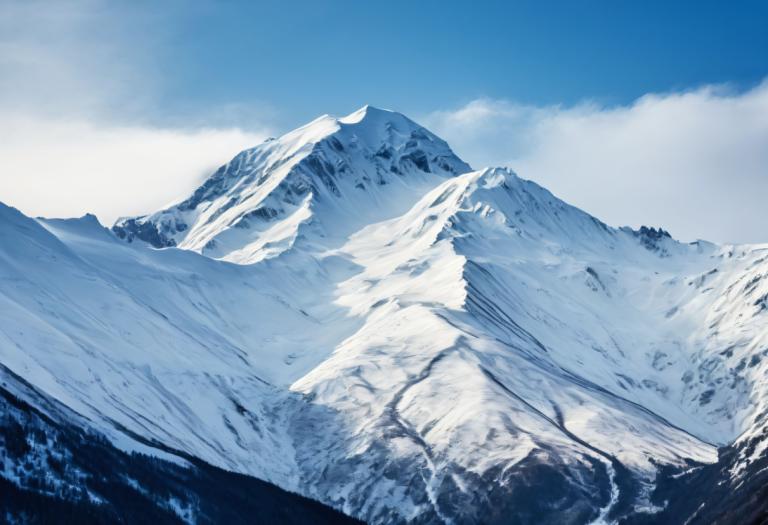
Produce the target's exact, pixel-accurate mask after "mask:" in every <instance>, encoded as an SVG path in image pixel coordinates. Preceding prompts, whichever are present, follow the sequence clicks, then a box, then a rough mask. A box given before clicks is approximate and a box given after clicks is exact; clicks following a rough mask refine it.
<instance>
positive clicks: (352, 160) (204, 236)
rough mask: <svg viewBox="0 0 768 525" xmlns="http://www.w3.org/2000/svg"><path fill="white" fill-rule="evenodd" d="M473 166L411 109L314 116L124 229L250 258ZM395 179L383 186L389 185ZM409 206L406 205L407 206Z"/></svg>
mask: <svg viewBox="0 0 768 525" xmlns="http://www.w3.org/2000/svg"><path fill="white" fill-rule="evenodd" d="M466 171H469V166H468V165H466V164H465V163H464V162H462V161H461V160H460V159H458V157H456V156H455V155H454V154H453V152H452V151H451V150H450V148H449V147H448V145H447V144H446V143H445V142H443V141H442V140H440V139H439V138H437V137H436V136H434V135H433V134H432V133H430V132H429V131H427V130H426V129H424V128H422V127H420V126H418V125H417V124H415V123H414V122H412V121H410V120H408V119H407V118H406V117H404V116H402V115H399V114H396V113H392V112H390V111H385V110H380V109H376V108H371V107H368V106H366V107H364V108H362V109H360V110H359V111H356V112H355V113H353V114H351V115H349V116H347V117H345V118H342V119H336V118H333V117H330V116H323V117H320V118H319V119H317V120H315V121H313V122H311V123H310V124H308V125H306V126H304V127H301V128H299V129H297V130H296V131H293V132H291V133H288V134H286V135H284V136H283V137H280V138H279V139H276V140H269V141H267V142H265V143H264V144H262V145H260V146H257V147H255V148H253V149H250V150H246V151H243V152H242V153H240V154H239V155H237V156H236V157H235V158H234V159H233V160H232V161H231V162H229V163H228V164H226V165H224V166H222V167H221V168H219V170H218V171H217V172H216V173H214V174H213V175H212V176H211V177H210V178H209V179H208V180H207V181H206V182H205V184H203V185H202V186H201V187H200V188H199V189H198V190H197V191H196V192H195V193H194V194H193V195H192V196H191V197H190V198H189V199H187V200H185V201H183V202H181V203H180V204H178V205H176V206H174V207H172V208H169V209H167V210H163V211H160V212H157V213H155V214H153V215H151V216H148V217H140V218H136V219H123V220H121V221H119V222H118V224H117V225H116V226H115V231H116V232H117V234H118V235H119V236H121V237H127V238H128V239H132V238H133V237H139V238H143V239H145V240H148V241H150V242H152V244H154V245H155V246H178V247H180V248H185V249H190V250H194V251H198V252H200V253H204V254H206V255H209V256H211V257H214V258H220V259H226V260H230V261H233V262H237V263H241V264H246V263H251V262H256V261H259V260H261V259H263V258H266V257H271V256H274V255H277V254H279V253H282V252H283V251H284V250H285V249H287V248H289V247H290V246H292V245H293V243H294V242H295V241H296V239H297V238H298V236H299V232H300V230H302V226H311V227H312V231H311V234H309V232H308V236H309V235H311V236H312V237H313V239H312V240H313V241H315V242H317V241H318V240H319V239H321V238H324V237H338V236H343V235H344V234H345V233H348V232H349V231H350V229H351V228H353V227H355V226H357V227H360V226H361V225H363V224H366V223H370V222H375V221H376V220H380V219H381V218H385V217H386V216H387V215H390V214H391V211H390V208H391V207H393V206H394V207H396V208H397V207H400V208H402V206H403V204H404V203H403V201H404V200H405V201H406V202H407V200H408V197H407V195H408V194H411V195H418V194H419V192H420V191H423V190H424V188H428V187H429V185H430V184H434V180H435V179H438V178H445V177H448V176H453V175H456V174H458V173H462V172H466ZM391 185H395V186H396V187H397V190H399V191H395V190H394V189H392V188H389V187H388V188H386V189H384V188H383V187H384V186H391ZM403 211H404V210H403Z"/></svg>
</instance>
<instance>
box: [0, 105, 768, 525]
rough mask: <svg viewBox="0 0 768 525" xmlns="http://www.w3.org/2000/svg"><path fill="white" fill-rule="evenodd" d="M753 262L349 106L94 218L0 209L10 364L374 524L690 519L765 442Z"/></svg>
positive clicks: (173, 451)
mask: <svg viewBox="0 0 768 525" xmlns="http://www.w3.org/2000/svg"><path fill="white" fill-rule="evenodd" d="M766 275H768V245H754V246H746V245H741V246H731V245H728V246H721V245H715V244H712V243H708V242H704V241H699V242H696V243H691V244H682V243H679V242H677V241H675V240H674V239H673V238H672V237H670V235H669V234H668V233H666V232H665V231H663V230H660V229H654V228H646V227H643V228H641V229H640V230H636V231H635V230H631V229H629V228H621V229H615V228H611V227H609V226H607V225H605V224H603V223H602V222H600V221H599V220H598V219H596V218H594V217H592V216H590V215H588V214H587V213H585V212H583V211H581V210H579V209H577V208H574V207H572V206H570V205H568V204H566V203H564V202H562V201H561V200H559V199H557V198H556V197H554V196H553V195H552V194H551V193H550V192H548V191H547V190H545V189H544V188H542V187H540V186H538V185H537V184H535V183H533V182H531V181H527V180H524V179H521V178H519V177H518V176H517V175H515V174H514V173H513V172H511V171H509V170H506V169H498V168H497V169H483V170H479V171H472V169H471V168H470V167H469V166H468V165H467V164H466V163H464V162H463V161H461V160H460V159H459V158H458V157H457V156H456V155H455V154H454V153H453V152H452V151H451V149H450V148H449V146H448V145H447V144H446V143H445V142H444V141H442V140H441V139H439V138H438V137H436V136H435V135H433V134H432V133H430V132H429V131H428V130H426V129H424V128H422V127H420V126H419V125H417V124H415V123H414V122H413V121H411V120H409V119H407V118H406V117H404V116H402V115H400V114H398V113H394V112H390V111H385V110H380V109H376V108H372V107H365V108H362V109H361V110H359V111H357V112H355V113H353V114H351V115H349V116H347V117H344V118H340V119H336V118H333V117H329V116H324V117H321V118H319V119H317V120H315V121H313V122H312V123H310V124H308V125H306V126H304V127H302V128H299V129H298V130H296V131H293V132H291V133H288V134H286V135H284V136H283V137H280V138H278V139H272V140H269V141H267V142H265V143H264V144H261V145H259V146H256V147H255V148H252V149H249V150H246V151H244V152H242V153H240V154H239V155H237V156H236V157H235V158H234V159H233V160H232V161H230V162H229V163H227V164H226V165H224V166H222V167H221V168H220V169H219V170H218V171H216V172H215V173H214V174H213V175H212V176H211V177H210V178H209V179H208V180H207V181H206V182H205V183H204V184H203V185H202V186H201V187H200V188H199V189H198V190H196V191H195V192H194V193H193V195H192V196H190V197H189V198H187V199H185V200H183V201H181V202H180V203H179V204H176V205H174V206H171V207H169V208H167V209H164V210H161V211H158V212H156V213H153V214H151V215H147V216H143V217H136V218H125V219H121V220H120V221H118V223H117V224H115V225H114V227H113V228H112V229H111V230H108V229H106V228H104V227H102V226H101V225H100V224H99V223H98V221H97V220H96V219H95V218H94V217H92V216H86V217H83V218H81V219H67V220H52V219H32V218H29V217H25V216H24V215H22V214H21V213H20V212H18V211H16V210H15V209H13V208H9V207H2V208H0V308H1V309H2V313H3V315H2V317H1V318H0V363H2V365H3V366H4V367H6V368H7V369H8V371H9V373H13V374H15V375H16V376H18V377H20V378H23V379H24V380H25V381H26V382H27V383H28V384H29V388H30V389H33V390H34V391H35V392H37V395H39V396H44V397H45V398H46V399H51V400H55V402H57V403H60V404H62V405H63V406H66V407H67V408H68V410H70V411H72V413H74V414H78V417H79V418H82V421H86V422H87V425H88V426H89V428H92V429H93V430H94V431H97V432H99V433H101V434H102V435H104V436H106V437H107V439H108V440H110V441H111V442H112V443H113V444H114V445H115V446H117V447H119V448H121V449H124V450H129V451H131V450H136V451H141V452H145V453H153V454H158V455H161V456H162V457H164V458H166V459H169V460H172V459H173V458H174V457H177V455H178V454H183V455H184V456H185V457H193V458H198V459H199V460H202V461H204V462H206V463H208V464H210V465H213V466H215V467H220V468H223V469H226V470H230V471H233V472H237V473H242V474H246V475H249V476H252V477H256V478H259V479H263V480H266V481H269V482H271V483H275V484H277V485H279V486H280V487H282V488H284V489H288V490H290V491H294V492H298V493H300V494H302V495H305V496H309V497H311V498H314V499H317V500H319V501H321V502H323V503H326V504H329V505H331V506H333V507H335V508H337V509H339V510H341V511H343V512H345V513H347V514H349V515H352V516H355V517H358V518H361V519H364V520H366V521H369V522H372V523H399V522H419V523H441V522H446V523H510V522H513V523H589V522H595V523H607V522H615V521H620V520H626V521H630V522H631V521H633V520H634V521H638V522H642V520H650V522H654V520H656V519H659V520H663V521H660V522H670V520H671V522H675V521H680V522H682V521H685V519H687V518H689V517H691V515H692V514H693V513H694V512H697V509H696V508H689V507H687V506H685V505H683V506H680V505H678V503H677V500H676V499H675V498H679V497H680V494H678V492H676V491H675V486H676V485H675V483H679V486H680V487H684V486H690V485H694V484H698V485H701V484H702V483H704V484H706V483H709V482H708V481H701V479H700V478H701V476H699V478H697V480H694V481H690V482H685V483H684V482H683V481H682V480H687V479H689V476H690V475H692V474H691V473H690V472H688V471H691V472H695V471H697V469H707V468H710V469H712V468H715V466H714V465H720V463H716V462H717V461H718V448H717V447H730V448H723V449H721V455H722V457H723V458H724V459H722V460H721V462H722V461H726V462H727V463H728V466H727V468H726V467H722V468H720V470H719V471H718V472H725V471H727V472H728V479H727V480H724V479H723V477H722V476H720V477H719V478H717V483H720V482H723V483H726V481H727V483H729V484H731V486H733V487H734V491H737V490H739V489H738V487H739V486H750V483H752V482H751V481H750V480H752V479H753V478H754V476H755V475H757V474H755V472H757V471H755V467H754V465H757V464H761V463H760V462H761V461H762V458H764V457H765V455H766V454H765V450H766V446H767V445H768V439H765V432H766V430H765V429H766V428H768V427H766V424H765V415H766V413H768V386H767V384H766V366H768V365H767V364H766V363H768V278H765V277H764V276H766ZM28 402H29V403H30V404H31V405H33V406H34V405H35V400H34V399H30V400H29V401H28ZM81 424H82V423H81ZM722 464H723V465H725V463H722ZM702 465H712V466H711V467H703V466H702ZM8 468H9V467H8V466H6V472H8ZM687 472H688V473H687ZM707 472H708V471H707ZM710 477H711V478H712V479H714V478H715V477H716V476H710ZM706 479H709V478H706ZM676 480H679V481H676ZM686 483H688V485H686ZM712 483H715V482H714V481H713V482H712ZM723 483H720V485H718V486H722V485H723ZM740 484H741V485H740ZM699 490H700V492H701V493H705V490H704V489H699ZM703 515H704V514H701V516H703ZM706 515H707V516H710V517H711V516H717V512H716V511H715V513H714V514H706ZM183 517H184V519H188V520H191V521H194V516H189V515H185V516H183Z"/></svg>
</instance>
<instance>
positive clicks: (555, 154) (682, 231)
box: [423, 82, 768, 242]
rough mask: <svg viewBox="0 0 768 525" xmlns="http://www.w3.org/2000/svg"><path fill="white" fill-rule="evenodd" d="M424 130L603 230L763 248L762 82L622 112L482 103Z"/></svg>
mask: <svg viewBox="0 0 768 525" xmlns="http://www.w3.org/2000/svg"><path fill="white" fill-rule="evenodd" d="M423 121H424V123H425V124H427V125H428V126H431V128H432V129H433V131H435V132H436V133H438V134H439V135H441V136H442V137H443V138H445V139H446V140H447V141H448V142H449V143H450V144H451V145H452V146H453V147H454V149H455V150H456V151H457V153H458V154H459V155H460V156H464V157H465V159H466V160H468V161H469V162H470V163H471V164H473V166H475V167H480V166H485V165H507V166H510V167H511V168H513V169H515V170H516V171H517V172H518V173H519V174H520V175H521V176H522V177H525V178H529V179H532V180H535V181H536V182H538V183H539V184H541V185H543V186H545V187H547V188H548V189H550V190H551V191H553V192H554V193H555V194H556V195H558V196H560V197H561V198H563V199H565V200H567V201H568V202H571V203H572V204H574V205H576V206H579V207H581V208H582V209H584V210H586V211H588V212H590V213H592V214H594V215H596V216H598V217H599V218H601V219H603V220H605V221H607V222H608V223H611V224H614V225H624V224H628V225H632V226H639V225H641V224H652V225H658V226H662V227H664V228H666V229H669V230H670V231H671V233H672V234H673V235H675V236H676V237H678V238H681V239H685V240H692V239H696V238H706V239H711V240H716V241H722V242H768V205H767V204H766V200H767V199H768V82H764V83H763V84H761V85H759V86H757V87H755V88H753V89H751V90H749V91H746V92H742V93H736V92H732V91H729V90H727V89H726V88H723V87H706V88H702V89H699V90H695V91H690V92H685V93H674V94H664V95H648V96H645V97H642V98H640V99H639V100H637V101H636V102H635V103H634V104H632V105H629V106H619V107H601V106H599V105H596V104H593V103H585V104H581V105H579V106H576V107H570V108H564V107H557V106H552V107H533V106H524V105H518V104H514V103H511V102H508V101H503V100H489V99H481V100H475V101H473V102H470V103H469V104H467V105H466V106H464V107H462V108H459V109H458V110H455V111H441V112H436V113H432V114H430V115H428V116H427V117H425V118H424V119H423Z"/></svg>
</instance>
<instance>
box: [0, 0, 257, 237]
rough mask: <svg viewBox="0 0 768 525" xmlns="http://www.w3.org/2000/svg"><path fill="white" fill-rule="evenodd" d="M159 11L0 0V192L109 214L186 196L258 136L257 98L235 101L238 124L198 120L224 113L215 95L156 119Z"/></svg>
mask: <svg viewBox="0 0 768 525" xmlns="http://www.w3.org/2000/svg"><path fill="white" fill-rule="evenodd" d="M165 16H166V15H164V14H163V12H162V10H157V9H155V10H149V9H141V8H140V7H138V5H137V4H132V3H130V2H129V3H120V2H107V1H104V0H57V1H55V2H52V1H49V0H25V1H16V0H0V201H3V202H5V203H6V204H9V205H12V206H16V207H17V208H19V209H21V210H22V211H23V212H25V213H27V214H30V215H44V216H63V217H66V216H79V215H82V214H84V213H86V212H92V213H95V214H96V215H97V216H98V217H99V219H100V220H101V221H102V222H103V223H105V224H111V223H112V222H113V221H114V219H115V218H117V217H118V216H121V215H133V214H140V213H147V212H150V211H154V210H155V209H157V208H158V207H160V206H162V205H164V204H166V203H168V202H169V201H172V200H176V199H179V198H182V197H184V196H186V194H188V193H189V192H190V191H192V190H193V189H194V187H195V186H196V185H197V184H199V183H200V182H201V179H202V178H203V177H204V176H205V175H208V174H210V172H211V171H212V170H213V169H215V168H216V167H217V166H218V165H220V164H222V163H224V162H226V161H227V160H229V158H231V157H232V156H233V155H234V154H236V153H237V152H238V151H240V150H241V149H244V148H246V147H250V146H253V145H255V144H257V143H259V142H261V141H262V140H263V139H264V138H265V136H266V135H267V134H268V129H267V126H265V125H264V124H263V123H259V121H258V118H253V117H254V115H257V114H258V112H259V111H258V109H257V108H239V111H238V113H243V111H245V112H246V113H247V114H248V116H249V118H250V121H249V126H248V129H247V130H243V129H240V128H238V127H231V126H224V127H211V125H210V124H209V123H206V117H207V120H208V122H211V120H213V121H216V122H221V121H222V120H224V121H232V119H231V118H229V113H230V111H231V109H230V108H227V107H224V108H217V107H214V108H206V111H205V115H200V114H197V115H195V116H194V118H190V117H189V116H187V117H186V118H181V119H180V118H176V119H173V120H176V121H184V122H185V123H184V124H183V125H182V127H173V126H170V125H168V124H167V122H168V121H169V120H172V119H170V118H168V115H161V114H159V113H160V111H159V110H158V107H157V105H158V102H157V100H158V98H159V97H158V94H159V93H161V92H162V89H163V74H162V73H161V69H160V68H159V67H158V63H157V62H156V61H157V60H159V59H158V57H161V56H162V55H163V52H164V45H163V42H164V38H165V36H166V35H165V33H164V31H167V30H168V28H169V27H172V24H171V23H169V20H167V19H165V18H164V17H165ZM190 121H194V124H193V125H192V127H190V125H189V122H190ZM163 122H165V124H163Z"/></svg>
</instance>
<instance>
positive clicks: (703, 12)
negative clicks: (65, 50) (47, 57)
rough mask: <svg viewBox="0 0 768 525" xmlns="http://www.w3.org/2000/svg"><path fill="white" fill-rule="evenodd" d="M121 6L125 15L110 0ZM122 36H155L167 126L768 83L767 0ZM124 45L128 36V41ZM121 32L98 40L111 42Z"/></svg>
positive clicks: (344, 14)
mask: <svg viewBox="0 0 768 525" xmlns="http://www.w3.org/2000/svg"><path fill="white" fill-rule="evenodd" d="M111 5H113V6H114V5H116V4H111ZM111 9H114V10H117V11H123V13H120V15H121V16H122V19H123V24H122V25H123V27H122V28H121V30H122V31H124V32H125V33H127V35H130V34H131V33H133V36H134V38H137V39H140V38H145V37H146V36H147V33H150V34H151V35H149V38H151V39H153V40H154V41H155V43H154V49H152V50H151V51H150V53H151V54H153V57H152V60H151V61H152V67H154V68H157V69H158V70H160V71H162V72H163V76H164V82H163V85H162V86H161V87H160V88H159V89H158V91H157V93H156V96H157V98H156V100H155V102H156V103H157V105H158V107H159V108H162V109H163V111H164V112H167V113H168V114H169V115H172V116H178V115H184V114H185V113H190V112H191V113H194V112H197V111H199V109H200V108H201V107H205V106H209V107H210V106H214V107H216V106H219V107H223V106H232V105H244V106H252V107H260V106H261V107H269V108H271V109H272V110H273V111H274V113H275V115H273V116H277V115H278V114H279V120H281V121H283V120H284V121H291V122H298V121H302V120H306V119H308V118H311V117H313V116H315V115H316V114H317V113H318V112H330V113H344V112H349V111H352V110H353V109H355V108H356V107H359V106H361V105H363V104H365V103H372V104H375V105H380V106H385V107H394V108H398V109H400V110H401V111H403V112H407V113H413V112H424V111H431V110H436V109H440V108H445V107H451V106H457V105H460V104H463V103H466V102H468V101H470V100H474V99H477V98H480V97H488V98H504V99H510V100H515V101H517V102H520V103H527V104H538V105H540V104H575V103H577V102H579V101H581V100H584V99H592V100H597V101H600V102H602V103H605V104H621V103H629V102H631V101H633V100H635V99H636V98H638V97H640V96H642V95H643V94H646V93H652V92H656V93H657V92H668V91H677V90H682V89H691V88H695V87H698V86H701V85H705V84H720V83H731V84H732V85H735V86H737V87H740V88H748V87H751V86H752V85H754V84H756V83H758V82H760V81H761V80H762V78H763V77H764V76H765V75H766V73H767V72H768V30H766V27H768V3H766V2H762V1H751V2H750V1H745V2H738V1H737V2H714V1H696V2H669V1H666V2H657V1H644V2H614V1H602V2H598V1H572V2H541V1H522V2H520V1H518V2H497V1H487V2H482V1H481V2H473V3H462V2H439V1H416V2H414V1H388V2H353V1H338V2H320V1H303V0H302V1H293V2H274V1H267V2H252V1H223V2H189V3H188V2H160V3H155V2H143V3H139V6H138V7H137V6H136V5H135V4H126V5H125V6H123V7H122V8H117V7H112V8H111ZM127 35H126V36H127ZM112 37H113V33H109V34H106V35H104V38H106V39H110V38H112Z"/></svg>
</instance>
